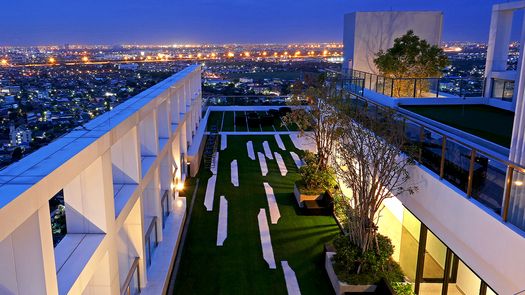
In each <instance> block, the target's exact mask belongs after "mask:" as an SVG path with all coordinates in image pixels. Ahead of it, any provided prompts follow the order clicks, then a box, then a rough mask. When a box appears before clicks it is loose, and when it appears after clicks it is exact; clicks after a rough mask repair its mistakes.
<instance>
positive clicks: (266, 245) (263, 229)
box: [257, 209, 276, 269]
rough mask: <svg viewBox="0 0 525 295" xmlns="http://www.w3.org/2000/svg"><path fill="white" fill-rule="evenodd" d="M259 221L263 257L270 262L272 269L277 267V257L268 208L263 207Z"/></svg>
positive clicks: (258, 217)
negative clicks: (269, 224)
mask: <svg viewBox="0 0 525 295" xmlns="http://www.w3.org/2000/svg"><path fill="white" fill-rule="evenodd" d="M257 220H258V221H259V234H260V236H261V247H262V252H263V258H264V260H265V261H266V263H268V267H269V268H270V269H276V265H275V258H274V256H273V248H272V238H271V237H270V227H269V226H268V219H266V210H264V209H261V210H260V211H259V215H257Z"/></svg>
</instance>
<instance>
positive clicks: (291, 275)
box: [281, 261, 301, 295]
mask: <svg viewBox="0 0 525 295" xmlns="http://www.w3.org/2000/svg"><path fill="white" fill-rule="evenodd" d="M281 266H282V268H283V272H284V280H285V281H286V291H288V295H301V290H300V289H299V282H297V277H296V276H295V271H293V269H292V268H291V267H290V265H288V261H281Z"/></svg>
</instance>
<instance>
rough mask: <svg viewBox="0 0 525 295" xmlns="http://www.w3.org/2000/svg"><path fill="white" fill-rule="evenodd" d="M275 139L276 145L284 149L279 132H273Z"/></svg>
mask: <svg viewBox="0 0 525 295" xmlns="http://www.w3.org/2000/svg"><path fill="white" fill-rule="evenodd" d="M274 136H275V141H277V146H279V148H280V149H281V150H283V151H286V147H285V146H284V142H283V140H282V139H281V136H280V135H279V134H275V135H274Z"/></svg>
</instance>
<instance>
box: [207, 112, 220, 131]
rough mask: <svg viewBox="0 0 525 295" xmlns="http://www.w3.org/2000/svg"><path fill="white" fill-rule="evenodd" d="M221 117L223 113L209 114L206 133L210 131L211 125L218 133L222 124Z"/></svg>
mask: <svg viewBox="0 0 525 295" xmlns="http://www.w3.org/2000/svg"><path fill="white" fill-rule="evenodd" d="M222 115H223V112H211V113H210V116H209V117H208V122H207V125H206V131H211V130H212V126H213V125H215V126H216V127H217V131H220V130H221V124H222Z"/></svg>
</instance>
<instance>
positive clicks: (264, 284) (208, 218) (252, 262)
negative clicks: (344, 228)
mask: <svg viewBox="0 0 525 295" xmlns="http://www.w3.org/2000/svg"><path fill="white" fill-rule="evenodd" d="M282 139H283V141H284V143H285V145H286V147H287V149H288V151H290V150H294V151H296V152H298V153H300V151H297V150H296V149H295V147H294V146H293V144H292V141H291V139H290V137H289V136H282ZM248 140H252V141H253V144H254V149H255V151H256V152H257V151H262V150H263V148H262V142H263V141H264V140H267V141H268V142H269V143H270V147H271V149H272V151H279V152H280V153H281V155H282V156H283V158H284V160H285V162H286V166H287V168H288V170H289V173H288V175H287V176H286V177H282V176H281V175H280V173H279V169H278V166H277V163H276V162H275V160H273V161H272V160H269V161H268V162H267V163H268V169H269V173H268V176H266V177H263V176H261V173H260V168H259V163H258V161H257V160H255V161H252V160H250V159H249V158H248V155H247V151H246V142H247V141H248ZM288 151H280V149H279V148H278V147H277V143H276V142H275V139H274V137H273V136H228V148H227V149H226V150H224V151H221V152H220V157H219V173H218V179H217V185H216V190H215V201H214V211H213V212H207V211H206V209H205V207H204V204H203V203H204V195H205V191H206V183H207V179H208V178H209V177H210V176H211V173H210V172H209V171H205V170H201V171H200V172H199V175H198V177H199V178H200V184H199V189H198V192H197V196H196V198H197V199H196V202H195V206H194V208H193V214H192V217H191V222H190V224H189V231H188V235H187V239H186V244H185V245H184V252H183V255H182V261H181V265H180V269H179V272H178V276H177V278H176V283H175V293H176V294H286V285H285V281H284V275H283V271H282V268H281V266H280V261H282V260H286V261H288V262H289V264H290V266H291V267H292V269H293V270H294V271H295V273H296V275H297V279H298V281H299V286H300V288H301V292H302V294H332V293H333V291H332V287H331V285H330V282H329V280H328V277H327V275H326V272H325V270H324V261H323V245H324V243H326V242H329V241H330V240H332V239H333V237H334V236H335V235H336V234H337V233H338V231H339V230H338V227H337V225H336V223H335V221H334V220H333V218H331V217H327V216H305V215H301V214H300V211H299V208H298V207H297V205H296V202H295V199H294V196H293V183H294V181H295V180H297V179H298V177H299V175H298V174H297V169H296V168H295V164H294V162H293V160H292V158H291V156H290V154H289V152H288ZM234 159H237V161H238V164H239V181H240V187H238V188H235V187H233V185H232V184H231V182H230V169H229V167H230V162H231V161H232V160H234ZM263 182H269V184H270V185H271V186H272V187H273V189H274V193H275V196H276V199H277V202H278V205H279V210H280V213H281V219H280V220H279V223H278V224H276V225H272V224H270V231H271V237H272V245H273V249H274V255H275V261H276V264H277V269H275V270H270V269H268V265H267V264H266V262H265V261H264V260H263V257H262V250H261V244H260V238H259V229H258V223H257V214H258V213H259V209H260V208H265V209H267V215H268V216H269V213H268V203H267V200H266V195H265V193H264V187H263ZM188 194H190V192H188ZM220 195H224V196H226V199H227V200H228V207H229V208H228V237H227V239H226V241H225V243H224V246H223V247H217V246H216V238H217V221H218V209H219V196H220ZM268 220H269V217H268Z"/></svg>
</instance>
